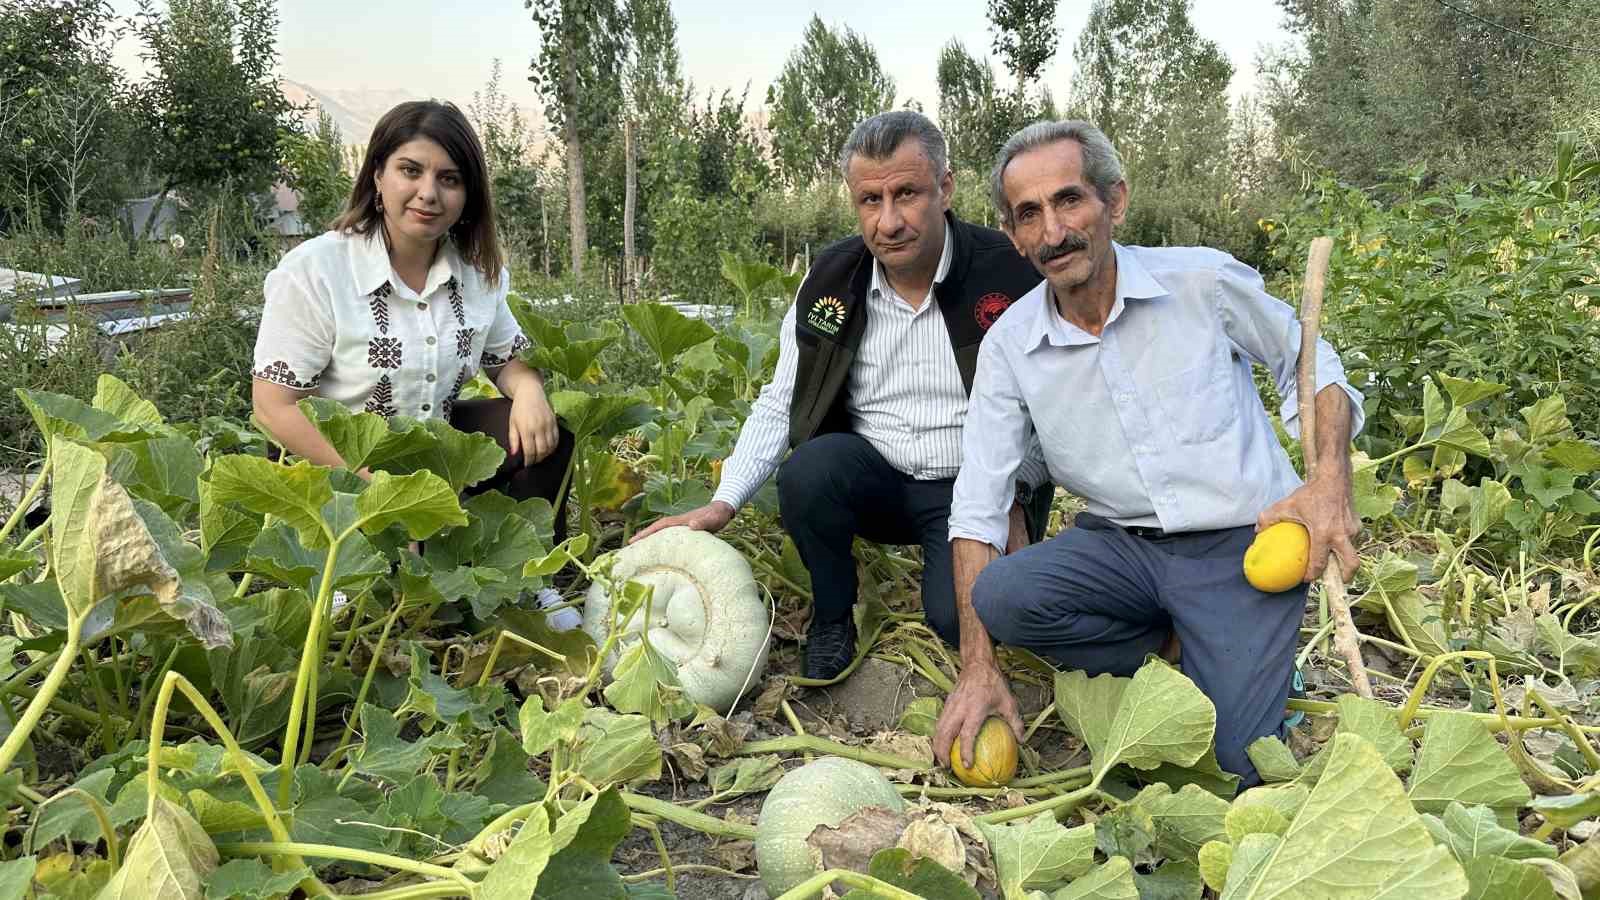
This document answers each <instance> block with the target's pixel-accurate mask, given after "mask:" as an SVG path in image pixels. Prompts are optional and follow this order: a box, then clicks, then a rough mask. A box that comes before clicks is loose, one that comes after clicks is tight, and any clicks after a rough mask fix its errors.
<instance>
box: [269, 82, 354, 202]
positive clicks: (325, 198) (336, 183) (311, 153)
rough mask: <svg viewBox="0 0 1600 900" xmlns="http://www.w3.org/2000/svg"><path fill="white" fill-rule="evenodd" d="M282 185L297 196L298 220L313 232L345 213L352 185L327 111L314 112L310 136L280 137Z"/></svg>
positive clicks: (336, 129) (341, 140) (335, 127)
mask: <svg viewBox="0 0 1600 900" xmlns="http://www.w3.org/2000/svg"><path fill="white" fill-rule="evenodd" d="M282 155H283V170H284V171H283V174H284V181H285V182H286V183H287V184H288V185H289V187H291V188H293V189H294V191H295V193H297V194H299V195H300V220H301V221H302V222H304V223H305V224H306V227H307V228H310V229H312V231H313V232H315V231H319V230H321V229H323V228H326V227H328V224H329V223H330V222H332V221H333V220H334V218H335V217H337V216H338V215H339V213H340V212H342V211H343V210H344V204H345V202H346V201H347V200H349V199H350V189H351V187H352V182H353V181H354V179H353V178H351V176H350V173H349V172H348V171H347V170H346V169H345V166H344V137H343V135H341V134H340V133H339V126H338V125H335V124H334V122H333V117H332V116H330V115H328V112H327V110H320V109H319V110H317V127H316V130H314V131H312V132H311V133H310V134H302V133H300V132H288V133H286V134H285V135H284V136H283V149H282Z"/></svg>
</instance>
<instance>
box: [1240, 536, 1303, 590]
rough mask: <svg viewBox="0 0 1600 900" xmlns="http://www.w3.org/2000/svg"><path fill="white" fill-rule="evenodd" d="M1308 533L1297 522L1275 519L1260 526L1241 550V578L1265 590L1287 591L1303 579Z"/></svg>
mask: <svg viewBox="0 0 1600 900" xmlns="http://www.w3.org/2000/svg"><path fill="white" fill-rule="evenodd" d="M1310 555H1311V534H1310V533H1309V532H1307V531H1306V527H1305V526H1304V525H1301V524H1300V523H1299V522H1278V523H1277V524H1275V525H1270V526H1268V527H1266V528H1264V529H1262V530H1261V532H1260V533H1258V534H1257V535H1256V539H1255V540H1254V541H1251V542H1250V549H1248V550H1246V551H1245V552H1244V578H1245V580H1246V581H1248V582H1250V585H1251V587H1254V588H1255V589H1256V590H1258V591H1264V592H1266V593H1268V594H1276V593H1279V592H1280V591H1287V590H1289V589H1290V588H1292V587H1294V586H1295V585H1298V584H1299V583H1300V582H1301V581H1303V580H1304V579H1305V574H1306V560H1307V558H1308V557H1310Z"/></svg>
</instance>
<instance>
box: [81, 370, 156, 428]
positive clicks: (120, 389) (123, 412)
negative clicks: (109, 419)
mask: <svg viewBox="0 0 1600 900" xmlns="http://www.w3.org/2000/svg"><path fill="white" fill-rule="evenodd" d="M93 406H94V408H95V409H98V410H100V411H101V412H105V413H110V414H111V415H112V416H115V417H116V418H118V419H120V420H122V421H124V422H127V423H128V424H130V425H161V424H163V423H165V422H166V420H165V419H163V418H161V411H160V410H158V409H156V405H155V404H154V403H151V402H150V401H149V400H146V399H144V398H143V397H141V396H139V395H138V394H137V393H135V392H134V390H133V388H131V387H128V385H127V383H126V382H124V381H123V380H122V379H120V378H118V377H117V376H115V375H110V374H102V375H101V376H100V377H99V379H97V380H96V381H95V387H94V402H93Z"/></svg>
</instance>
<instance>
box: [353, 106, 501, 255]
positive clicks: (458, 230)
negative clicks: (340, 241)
mask: <svg viewBox="0 0 1600 900" xmlns="http://www.w3.org/2000/svg"><path fill="white" fill-rule="evenodd" d="M419 137H424V138H428V139H429V140H432V141H434V142H435V143H437V144H438V145H439V146H441V147H443V148H444V152H445V153H447V154H449V155H450V160H451V161H452V162H454V163H455V164H456V165H457V166H458V167H460V169H461V182H462V184H463V185H464V186H465V187H466V190H467V202H466V205H465V206H463V207H462V208H461V218H460V219H458V220H457V221H456V223H455V224H454V225H452V226H450V238H451V239H452V240H454V241H455V242H456V249H457V250H458V251H460V253H461V258H462V259H463V260H465V261H466V262H467V263H468V264H469V265H471V266H472V267H473V268H475V269H477V270H478V272H479V273H481V274H482V275H483V279H484V281H486V282H488V283H490V284H498V283H499V281H500V266H501V264H502V257H501V255H500V241H499V239H498V238H497V237H496V236H495V231H494V202H493V201H492V200H491V199H490V198H489V172H488V167H487V166H486V165H485V164H484V161H483V145H482V144H480V143H478V135H477V134H476V133H475V132H473V130H472V125H471V124H469V123H468V122H467V117H466V116H464V115H462V114H461V110H460V109H458V108H457V107H456V105H455V104H454V103H449V102H444V103H441V102H439V101H437V100H409V101H407V102H405V103H402V104H400V105H399V106H396V107H395V108H394V109H391V110H389V111H388V112H386V113H384V114H383V118H381V119H379V120H378V124H377V125H376V126H374V127H373V129H372V138H371V139H370V140H368V141H367V155H366V158H365V159H363V160H362V161H361V173H360V174H359V175H357V176H356V183H355V186H354V188H352V189H351V191H350V200H349V202H348V203H346V204H345V209H344V212H343V213H340V215H339V217H338V218H337V219H334V220H333V225H332V228H333V230H335V231H344V232H354V233H356V234H361V235H370V234H372V233H373V232H374V231H376V230H378V229H379V228H380V227H381V225H382V223H383V213H381V212H379V211H378V202H377V197H378V188H377V176H378V170H379V169H381V168H383V165H384V163H386V162H387V161H388V159H389V156H390V155H391V154H393V153H394V152H395V151H396V150H398V149H399V148H400V145H401V144H404V143H406V142H407V141H411V140H414V139H416V138H419Z"/></svg>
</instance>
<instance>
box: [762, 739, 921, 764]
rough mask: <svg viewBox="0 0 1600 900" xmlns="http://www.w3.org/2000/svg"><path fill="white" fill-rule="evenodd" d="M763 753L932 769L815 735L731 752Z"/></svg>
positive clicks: (918, 762)
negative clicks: (837, 758)
mask: <svg viewBox="0 0 1600 900" xmlns="http://www.w3.org/2000/svg"><path fill="white" fill-rule="evenodd" d="M763 753H825V754H827V755H829V756H842V757H844V758H845V759H853V760H855V761H856V762H864V763H866V764H867V765H869V766H882V767H883V768H885V769H911V770H913V771H917V772H926V771H928V770H930V769H932V768H933V766H932V765H931V764H930V763H925V762H922V761H920V760H915V759H907V758H905V757H903V756H895V755H893V754H891V753H879V752H877V751H876V750H868V749H866V748H864V747H852V746H850V745H849V744H841V743H839V742H838V741H830V740H828V739H827V738H825V737H821V736H819V735H815V734H804V735H794V736H792V737H780V738H771V739H768V740H765V741H750V742H749V743H747V744H745V745H743V746H741V747H740V748H739V749H738V750H735V751H734V753H733V755H734V756H760V755H761V754H763Z"/></svg>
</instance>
